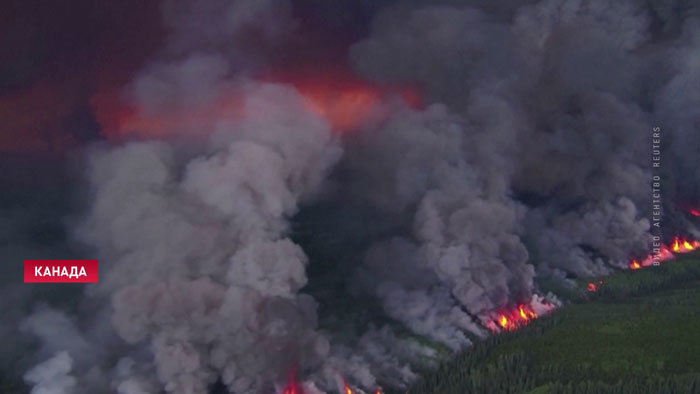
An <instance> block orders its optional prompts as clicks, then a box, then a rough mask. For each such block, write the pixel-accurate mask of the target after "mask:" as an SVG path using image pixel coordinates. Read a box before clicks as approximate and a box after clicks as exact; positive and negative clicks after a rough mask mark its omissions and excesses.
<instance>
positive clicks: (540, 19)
mask: <svg viewBox="0 0 700 394" xmlns="http://www.w3.org/2000/svg"><path fill="white" fill-rule="evenodd" d="M112 3H113V4H112ZM112 3H105V2H89V1H82V0H79V1H75V2H73V3H72V4H71V5H70V6H68V5H65V4H53V3H47V2H41V1H31V0H30V1H15V2H11V4H8V6H7V7H4V8H5V10H9V12H4V13H3V15H2V16H0V18H2V19H1V20H2V24H1V26H2V34H1V35H0V37H1V38H0V40H1V41H0V42H2V45H0V152H1V153H2V157H1V160H0V163H2V166H3V172H2V177H0V184H1V186H2V190H3V191H4V193H3V195H2V196H1V197H0V204H1V205H0V256H2V257H3V266H2V273H3V274H4V275H3V281H4V282H3V284H2V288H0V290H1V292H2V294H0V308H2V310H3V317H4V321H5V322H7V323H9V324H5V325H3V326H0V334H1V335H2V336H3V338H10V340H9V341H4V343H3V345H2V346H3V348H4V349H3V350H2V352H0V355H1V357H0V391H7V392H31V393H32V394H47V393H50V394H67V393H118V394H144V393H164V392H167V393H175V394H204V393H208V392H212V391H215V392H226V391H228V392H231V393H236V394H258V393H282V392H284V391H285V387H287V388H290V387H291V388H293V389H294V390H293V392H294V393H295V394H300V393H302V392H303V393H307V394H316V393H338V392H343V393H345V386H346V385H348V386H349V387H352V390H355V391H356V392H357V393H367V392H374V391H375V390H382V391H385V392H390V391H391V390H397V389H401V390H405V389H406V388H407V387H409V386H410V385H411V383H412V382H415V380H416V379H417V378H418V371H421V370H424V369H425V368H431V367H434V366H435V365H437V363H438V362H440V361H441V360H444V359H446V358H449V357H450V355H452V354H454V353H455V352H457V351H460V350H462V349H465V348H466V347H468V346H470V345H471V344H472V343H473V342H474V341H477V340H479V339H481V338H484V337H485V336H487V335H489V334H490V333H491V331H499V330H500V329H499V328H498V325H497V319H499V316H506V315H507V314H509V313H513V311H516V312H514V313H516V314H518V313H519V314H520V315H521V316H523V319H525V320H527V319H528V318H531V317H532V316H535V315H542V314H545V313H547V312H548V311H551V310H552V309H554V308H556V307H558V306H560V305H562V304H563V303H565V302H566V301H567V300H566V299H565V298H564V297H562V296H561V295H557V294H556V289H573V288H575V286H576V280H577V279H580V278H587V277H592V276H598V275H605V274H609V273H612V272H614V271H616V270H621V269H627V267H628V263H629V261H630V259H632V258H635V257H641V256H645V255H646V254H648V252H649V250H650V248H651V246H652V237H653V236H655V235H659V236H661V237H662V238H663V239H669V238H670V237H673V236H677V235H682V236H688V237H696V238H697V237H698V234H697V230H696V228H695V224H694V223H693V220H696V219H693V217H692V216H689V215H688V214H687V213H686V210H687V208H689V207H697V206H700V187H699V186H700V176H698V172H697V157H700V156H699V154H700V139H698V125H700V112H698V111H699V108H700V93H698V92H700V89H698V88H700V74H699V73H700V67H698V60H699V59H700V10H699V9H698V8H697V6H695V5H694V3H693V2H692V1H685V0H676V1H661V0H659V1H648V0H564V1H562V0H540V1H534V0H522V1H517V0H513V1H506V0H502V1H486V0H484V1H479V0H472V1H419V0H415V1H350V0H348V1H334V2H326V1H316V0H299V1H291V0H207V1H204V0H161V1H153V2H143V1H131V0H129V1H121V2H112ZM655 128H659V129H660V130H661V134H662V143H661V151H662V157H663V167H662V168H654V167H653V166H652V152H653V149H654V148H653V147H652V146H653V144H652V130H654V129H655ZM656 175H658V176H660V177H661V178H662V180H663V182H662V183H663V187H662V189H663V190H662V192H663V193H662V195H663V197H662V199H663V203H662V205H663V208H664V221H663V227H662V228H660V229H654V228H653V227H652V224H651V222H650V216H651V212H652V206H653V204H652V177H653V176H656ZM31 258H55V259H65V258H91V259H99V262H100V282H99V283H97V284H94V285H88V286H85V287H79V286H78V285H62V286H56V285H44V284H41V285H27V284H23V283H21V277H20V276H21V274H20V272H22V269H21V264H22V260H24V259H31ZM546 283H548V284H550V285H549V286H547V285H545V284H546ZM552 283H554V286H552V285H551V284H552ZM528 316H530V317H528ZM285 394H288V392H285Z"/></svg>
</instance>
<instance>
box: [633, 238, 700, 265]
mask: <svg viewBox="0 0 700 394" xmlns="http://www.w3.org/2000/svg"><path fill="white" fill-rule="evenodd" d="M698 248H700V242H699V241H695V240H689V239H687V238H684V237H674V238H673V241H671V244H670V245H661V247H659V253H658V256H654V255H649V256H647V257H646V258H645V259H644V260H642V261H638V260H636V259H632V261H631V262H630V263H629V268H630V269H633V270H637V269H640V268H643V267H648V266H650V265H653V264H654V261H659V262H662V261H667V260H671V259H673V258H674V257H675V255H676V254H682V253H688V252H692V251H694V250H696V249H698ZM655 257H656V259H655Z"/></svg>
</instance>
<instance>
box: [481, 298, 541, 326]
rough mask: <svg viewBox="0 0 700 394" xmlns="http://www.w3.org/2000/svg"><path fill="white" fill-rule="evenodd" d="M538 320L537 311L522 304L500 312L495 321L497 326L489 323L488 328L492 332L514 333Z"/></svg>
mask: <svg viewBox="0 0 700 394" xmlns="http://www.w3.org/2000/svg"><path fill="white" fill-rule="evenodd" d="M536 318H537V313H535V311H534V310H533V309H532V308H531V307H530V306H529V305H526V304H521V305H518V307H517V308H513V309H512V310H508V311H501V312H499V313H498V314H497V316H496V318H495V319H494V322H495V324H494V323H491V324H488V323H487V326H488V327H489V328H490V329H491V331H496V330H505V331H513V330H517V329H518V328H520V327H522V326H525V325H527V324H528V323H529V322H530V321H531V320H533V319H536Z"/></svg>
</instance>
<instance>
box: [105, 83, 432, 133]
mask: <svg viewBox="0 0 700 394" xmlns="http://www.w3.org/2000/svg"><path fill="white" fill-rule="evenodd" d="M261 82H266V83H277V84H284V85H288V86H291V87H293V88H294V89H296V90H297V92H298V93H299V95H300V96H301V98H302V100H303V105H304V106H305V107H306V109H307V110H308V111H309V112H312V113H315V114H317V115H319V116H320V117H322V118H324V119H326V120H327V121H328V122H329V123H330V125H331V127H332V128H333V130H334V131H336V132H341V133H343V132H347V131H350V130H353V129H356V128H358V127H360V126H361V125H363V124H365V123H367V122H368V121H370V120H372V119H377V118H378V119H382V118H385V117H386V116H388V113H387V109H386V108H384V107H383V104H384V103H386V101H387V99H389V98H391V97H396V98H399V99H401V100H402V101H403V102H404V104H406V105H407V106H408V107H411V108H419V107H420V106H421V105H422V99H421V96H420V94H419V93H418V91H417V90H416V89H414V88H411V87H408V86H401V87H380V86H376V85H373V84H370V83H368V82H365V81H362V80H359V79H358V78H356V77H352V76H347V75H341V76H316V78H314V79H309V78H303V77H298V78H293V77H279V76H271V77H266V78H263V79H262V80H261ZM120 97H121V95H120V94H118V93H115V92H113V91H101V92H98V93H97V94H96V95H94V96H93V97H92V100H91V104H92V106H93V107H94V109H95V114H96V116H97V119H98V122H99V123H100V126H101V129H102V131H103V133H105V136H106V137H107V138H109V139H117V140H118V139H121V138H124V137H137V138H167V137H170V136H171V133H172V131H173V130H178V129H181V128H183V127H184V128H187V127H188V126H191V127H192V128H196V125H199V124H202V123H204V122H205V121H206V120H207V119H231V118H233V119H237V118H243V117H245V116H246V111H245V108H244V104H243V98H242V97H241V96H240V94H237V93H228V94H223V95H222V96H220V97H218V98H217V99H215V100H213V101H212V102H211V103H208V104H205V105H201V106H194V107H187V108H176V109H165V110H161V111H158V112H156V113H145V112H144V111H140V110H138V109H137V108H136V107H134V106H133V105H130V104H127V103H125V102H123V101H122V100H121V98H120Z"/></svg>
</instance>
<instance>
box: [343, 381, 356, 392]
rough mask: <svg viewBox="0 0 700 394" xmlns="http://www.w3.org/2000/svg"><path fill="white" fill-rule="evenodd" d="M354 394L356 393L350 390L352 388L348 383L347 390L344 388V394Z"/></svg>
mask: <svg viewBox="0 0 700 394" xmlns="http://www.w3.org/2000/svg"><path fill="white" fill-rule="evenodd" d="M353 393H354V392H353V391H352V389H351V388H350V386H348V385H347V383H346V384H345V388H344V393H343V394H353Z"/></svg>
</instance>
